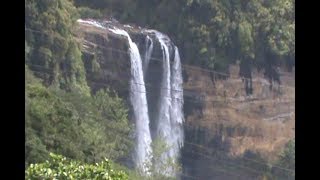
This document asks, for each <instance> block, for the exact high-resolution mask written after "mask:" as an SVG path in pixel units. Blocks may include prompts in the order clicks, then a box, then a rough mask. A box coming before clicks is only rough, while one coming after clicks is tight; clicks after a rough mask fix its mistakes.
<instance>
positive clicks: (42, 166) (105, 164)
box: [25, 153, 128, 180]
mask: <svg viewBox="0 0 320 180" xmlns="http://www.w3.org/2000/svg"><path fill="white" fill-rule="evenodd" d="M25 179H28V180H29V179H30V180H31V179H105V180H125V179H128V175H127V174H126V173H124V172H123V171H118V170H114V169H113V167H112V166H111V163H110V162H109V160H107V159H105V160H103V161H102V162H100V163H96V164H84V163H81V162H79V161H75V160H70V159H67V158H66V157H63V156H61V155H56V154H53V153H50V159H49V160H47V161H46V162H44V163H39V164H31V165H30V166H29V167H28V169H27V170H26V177H25Z"/></svg>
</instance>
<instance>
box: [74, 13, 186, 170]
mask: <svg viewBox="0 0 320 180" xmlns="http://www.w3.org/2000/svg"><path fill="white" fill-rule="evenodd" d="M78 22H79V23H83V24H87V25H91V26H95V27H98V28H102V29H109V31H111V32H113V33H114V34H118V35H122V36H125V37H126V38H127V39H128V43H129V53H130V62H131V79H130V93H131V94H130V101H131V104H132V107H133V117H134V119H135V125H136V129H135V130H136V131H135V132H136V145H135V155H134V162H135V165H136V167H137V169H138V170H142V172H143V173H144V174H147V175H148V174H149V170H150V169H148V168H149V167H150V165H152V159H153V154H152V153H153V151H152V148H151V143H152V138H151V134H150V127H149V123H150V121H149V114H148V102H147V96H146V87H145V77H146V76H147V75H148V74H149V73H148V72H147V70H148V66H149V63H150V59H151V55H152V53H153V51H154V41H153V39H152V38H151V37H154V36H155V37H156V39H157V40H158V41H159V43H160V47H161V51H162V67H161V68H162V75H161V76H162V81H161V82H160V83H161V85H160V96H159V104H158V106H157V115H156V117H153V118H154V121H155V124H156V132H155V134H156V137H155V138H160V139H161V140H163V141H164V143H165V144H166V145H167V147H168V149H166V150H165V152H162V154H161V155H160V157H158V158H160V160H156V161H155V162H153V163H154V164H153V165H154V166H155V167H156V170H158V173H160V174H163V175H166V176H176V172H175V169H174V167H173V166H171V165H168V164H167V163H168V161H171V162H173V163H177V160H178V158H179V156H180V148H181V147H182V146H183V138H184V133H183V126H182V125H183V122H184V116H183V88H182V84H183V79H182V72H181V61H180V55H179V50H178V48H177V47H176V46H174V45H173V44H172V42H171V40H170V39H169V37H168V36H166V35H164V34H162V33H160V32H158V31H155V30H145V31H144V32H145V33H146V34H148V35H146V39H145V53H144V57H143V61H142V59H141V56H140V53H139V49H138V46H137V45H136V43H134V42H133V41H132V39H131V37H130V35H129V34H128V32H127V31H125V30H123V29H118V28H116V27H115V26H114V25H113V24H112V22H110V21H105V22H102V23H101V22H96V21H93V20H81V19H79V20H78ZM124 27H129V26H124ZM149 35H150V36H149ZM170 52H171V53H170ZM172 52H174V57H173V58H170V54H172ZM170 59H173V62H170ZM150 104H151V103H150ZM153 140H154V139H153ZM162 165H164V167H163V166H162Z"/></svg>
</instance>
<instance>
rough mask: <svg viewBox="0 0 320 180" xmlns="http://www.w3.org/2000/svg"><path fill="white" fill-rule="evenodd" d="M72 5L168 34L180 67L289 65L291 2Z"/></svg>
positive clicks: (85, 1) (110, 0) (166, 0)
mask: <svg viewBox="0 0 320 180" xmlns="http://www.w3.org/2000/svg"><path fill="white" fill-rule="evenodd" d="M75 4H76V6H78V7H83V6H86V7H89V8H92V9H94V10H96V11H98V12H100V13H101V17H102V16H108V17H115V18H116V19H118V20H120V21H123V22H131V23H134V24H138V25H140V26H143V27H149V28H154V29H158V30H160V31H162V32H165V33H167V34H169V35H170V37H171V38H172V39H173V40H174V41H175V43H176V44H177V45H178V46H179V49H180V50H181V52H182V53H181V54H182V56H183V58H182V59H184V61H185V63H190V64H194V65H199V66H205V67H209V68H211V69H215V70H221V71H226V70H227V66H228V65H229V64H230V63H234V62H236V61H237V60H240V61H244V62H249V64H252V65H255V66H256V67H259V68H265V67H270V68H274V67H275V66H279V65H282V66H283V65H287V66H288V67H290V68H291V67H292V66H293V65H294V59H295V34H294V33H295V7H294V4H295V1H294V0H244V1H237V0H175V1H171V0H162V1H156V0H136V1H130V0H122V1H117V0H94V1H91V0H75ZM275 59H276V60H275ZM270 68H269V69H266V70H267V71H272V69H270ZM267 75H268V76H269V77H270V78H271V77H272V76H274V74H272V73H271V74H268V73H267Z"/></svg>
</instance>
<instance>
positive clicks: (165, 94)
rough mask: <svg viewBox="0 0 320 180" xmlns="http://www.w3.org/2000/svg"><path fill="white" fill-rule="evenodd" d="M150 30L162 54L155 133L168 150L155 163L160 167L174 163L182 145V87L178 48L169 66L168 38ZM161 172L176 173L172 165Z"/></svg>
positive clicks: (170, 174) (173, 174)
mask: <svg viewBox="0 0 320 180" xmlns="http://www.w3.org/2000/svg"><path fill="white" fill-rule="evenodd" d="M152 32H154V33H155V35H156V37H157V38H158V40H159V42H160V45H161V49H162V54H163V75H162V82H161V87H160V88H161V91H160V93H161V95H160V106H159V114H158V120H157V122H158V125H157V134H158V136H159V137H160V138H162V139H163V140H164V141H165V143H166V144H167V146H168V147H169V150H167V151H166V152H165V153H164V154H163V155H162V156H161V162H159V163H160V164H158V165H157V166H158V167H161V166H162V164H163V163H164V164H165V163H166V162H168V160H172V161H173V162H174V163H175V162H177V158H178V157H179V152H180V148H181V146H182V145H183V128H182V123H183V121H184V117H183V112H182V106H183V88H182V73H181V62H180V56H179V51H178V48H177V47H174V50H175V57H174V62H173V66H172V68H171V66H170V56H169V46H168V44H167V43H169V42H170V39H169V38H168V37H167V36H165V35H163V34H161V33H159V32H157V31H152ZM162 173H163V174H164V175H167V176H175V175H176V174H175V170H174V169H173V167H167V168H166V169H165V170H164V171H162Z"/></svg>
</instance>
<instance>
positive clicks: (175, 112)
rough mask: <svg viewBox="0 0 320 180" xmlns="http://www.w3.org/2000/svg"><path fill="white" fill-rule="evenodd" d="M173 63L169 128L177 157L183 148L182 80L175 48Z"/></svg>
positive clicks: (178, 57)
mask: <svg viewBox="0 0 320 180" xmlns="http://www.w3.org/2000/svg"><path fill="white" fill-rule="evenodd" d="M174 55H175V56H174V61H173V66H172V69H171V72H172V76H171V87H172V94H171V98H172V100H171V101H172V107H171V111H170V114H171V120H172V121H171V126H172V137H173V138H174V142H175V147H174V149H175V153H176V155H177V156H178V155H179V149H180V148H181V147H182V146H183V139H184V134H183V127H182V125H183V122H184V116H183V86H182V85H183V78H182V70H181V61H180V55H179V50H178V48H177V47H176V46H175V47H174Z"/></svg>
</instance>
